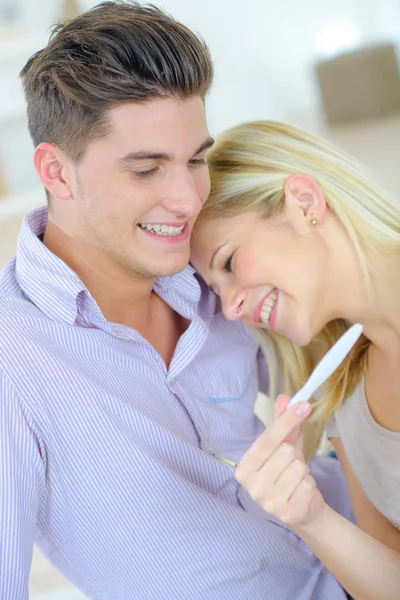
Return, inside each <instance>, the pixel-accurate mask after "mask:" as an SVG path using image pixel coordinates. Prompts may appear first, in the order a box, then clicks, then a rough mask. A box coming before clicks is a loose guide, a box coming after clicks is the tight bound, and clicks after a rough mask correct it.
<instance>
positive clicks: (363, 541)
mask: <svg viewBox="0 0 400 600" xmlns="http://www.w3.org/2000/svg"><path fill="white" fill-rule="evenodd" d="M293 529H294V531H295V532H296V533H297V534H298V535H299V536H300V537H301V538H302V539H303V540H304V541H305V542H306V544H307V545H308V546H309V547H310V548H311V550H312V551H313V552H314V554H315V555H316V556H318V558H319V559H320V561H321V562H322V563H323V564H324V565H325V566H326V567H327V569H329V571H331V573H332V574H333V575H334V577H336V579H337V580H338V581H339V582H340V583H341V584H342V586H343V587H344V588H345V589H346V590H347V591H348V592H349V593H350V594H351V595H352V596H353V597H354V598H355V599H356V600H378V599H379V600H398V599H399V598H400V554H399V553H398V552H395V551H394V550H392V549H391V548H388V547H387V546H385V545H383V544H382V543H381V542H379V541H378V540H376V539H374V538H373V537H371V536H370V535H368V534H367V533H365V531H362V530H361V529H359V528H358V527H357V526H356V525H353V523H350V521H348V520H347V519H345V518H344V517H342V516H341V515H339V514H338V513H337V512H335V511H334V510H333V509H332V508H330V507H329V506H328V505H327V504H326V505H325V507H324V511H323V513H322V514H320V515H319V517H318V518H315V519H314V520H312V521H310V522H309V523H305V524H304V525H301V524H300V525H298V526H293Z"/></svg>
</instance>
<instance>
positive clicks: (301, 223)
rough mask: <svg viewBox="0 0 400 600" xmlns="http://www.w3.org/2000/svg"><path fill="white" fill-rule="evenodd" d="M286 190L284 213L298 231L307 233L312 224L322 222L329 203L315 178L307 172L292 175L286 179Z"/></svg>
mask: <svg viewBox="0 0 400 600" xmlns="http://www.w3.org/2000/svg"><path fill="white" fill-rule="evenodd" d="M284 192H285V207H284V211H283V212H284V215H285V217H286V219H287V221H288V222H289V223H290V224H291V226H292V227H293V228H294V229H295V230H296V231H297V232H298V233H300V234H302V235H305V234H307V233H308V232H309V230H310V226H311V227H314V226H316V225H318V224H320V223H322V221H323V219H324V216H325V213H326V210H327V204H326V198H325V194H324V192H323V191H322V189H321V187H320V186H319V184H318V183H317V182H316V181H315V179H313V178H312V177H310V176H309V175H305V174H295V175H291V176H290V177H288V178H287V179H286V181H285V185H284Z"/></svg>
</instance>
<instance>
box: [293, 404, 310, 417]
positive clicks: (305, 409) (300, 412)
mask: <svg viewBox="0 0 400 600" xmlns="http://www.w3.org/2000/svg"><path fill="white" fill-rule="evenodd" d="M310 412H311V406H310V404H309V403H308V402H301V404H299V405H298V407H297V408H296V415H297V416H299V417H304V416H305V415H308V414H309V413H310Z"/></svg>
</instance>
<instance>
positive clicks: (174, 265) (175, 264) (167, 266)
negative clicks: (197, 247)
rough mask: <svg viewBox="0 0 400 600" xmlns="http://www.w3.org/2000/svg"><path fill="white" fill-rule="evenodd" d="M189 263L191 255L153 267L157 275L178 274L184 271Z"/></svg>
mask: <svg viewBox="0 0 400 600" xmlns="http://www.w3.org/2000/svg"><path fill="white" fill-rule="evenodd" d="M188 264H189V255H188V256H187V257H182V258H180V259H179V260H178V259H175V260H174V261H165V263H164V264H159V265H157V266H155V268H154V269H152V272H153V273H154V276H155V277H167V276H169V275H176V274H177V273H180V272H181V271H183V270H184V269H185V268H186V267H187V266H188Z"/></svg>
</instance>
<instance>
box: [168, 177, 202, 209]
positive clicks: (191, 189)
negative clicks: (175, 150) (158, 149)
mask: <svg viewBox="0 0 400 600" xmlns="http://www.w3.org/2000/svg"><path fill="white" fill-rule="evenodd" d="M162 204H163V206H164V208H166V209H167V210H168V211H169V212H173V213H175V214H176V215H179V216H182V217H186V218H191V217H194V216H197V215H198V213H199V212H200V209H201V206H202V202H201V198H200V196H199V193H198V190H197V188H196V184H195V180H194V178H193V175H192V173H190V171H189V169H188V168H187V167H184V168H182V170H181V172H180V173H179V174H177V173H176V171H175V174H174V175H172V177H171V182H170V185H169V187H168V190H167V193H166V196H165V199H164V201H163V203H162Z"/></svg>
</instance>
